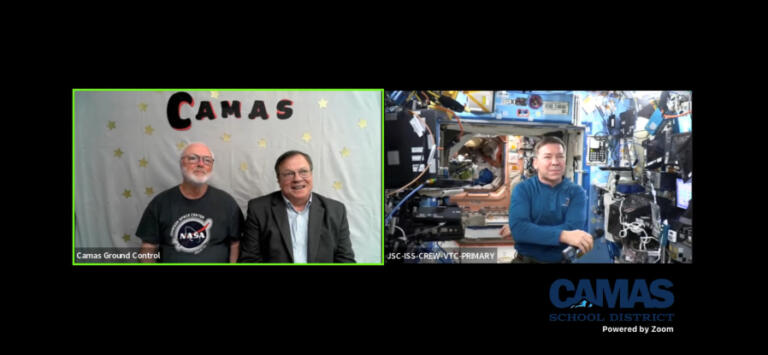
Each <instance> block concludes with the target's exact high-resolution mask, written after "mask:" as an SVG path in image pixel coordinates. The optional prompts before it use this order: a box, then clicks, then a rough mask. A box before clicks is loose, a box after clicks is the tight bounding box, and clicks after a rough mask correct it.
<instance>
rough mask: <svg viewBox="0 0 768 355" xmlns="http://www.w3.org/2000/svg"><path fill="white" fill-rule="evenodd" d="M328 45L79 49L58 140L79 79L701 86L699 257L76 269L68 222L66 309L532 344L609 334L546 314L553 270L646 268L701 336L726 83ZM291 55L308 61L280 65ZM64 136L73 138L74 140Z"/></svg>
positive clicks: (79, 315)
mask: <svg viewBox="0 0 768 355" xmlns="http://www.w3.org/2000/svg"><path fill="white" fill-rule="evenodd" d="M325 51H326V50H324V49H322V48H317V47H307V48H302V49H301V50H298V51H295V52H290V53H284V54H282V55H279V56H278V55H272V56H271V57H272V59H270V60H265V59H264V58H262V57H252V56H250V57H249V56H234V55H230V56H228V57H226V60H223V59H219V60H213V61H208V60H195V61H190V60H188V59H186V58H181V57H179V56H175V55H173V54H172V52H170V53H171V54H166V53H165V52H160V51H155V52H153V53H152V55H132V56H122V57H120V60H115V59H114V57H109V56H96V57H87V58H72V59H70V60H69V61H67V62H66V63H67V64H66V65H65V68H62V71H63V72H64V77H66V80H64V82H63V84H62V85H60V86H59V88H58V89H57V91H56V95H55V98H56V103H57V104H58V105H57V109H56V110H55V116H56V119H55V121H56V122H57V123H58V124H57V125H56V127H57V128H56V131H57V132H56V133H53V134H52V135H53V136H54V137H55V138H57V139H63V142H62V143H63V144H66V143H67V141H69V140H70V139H69V138H68V137H71V134H70V133H69V132H71V114H72V106H71V105H72V91H71V90H72V88H236V87H248V88H251V87H252V88H259V87H264V88H273V87H274V88H302V87H306V88H358V87H359V88H385V89H423V88H429V89H434V90H437V89H486V90H490V89H495V90H500V89H523V90H528V89H538V90H546V89H552V90H557V89H559V90H565V89H568V90H603V89H606V88H609V89H616V90H664V89H669V90H693V103H694V110H695V111H696V113H695V117H696V119H695V120H694V121H695V122H693V127H694V130H693V131H694V146H695V149H694V151H695V152H694V170H695V171H696V183H695V184H694V195H695V197H696V201H697V202H696V206H697V210H696V213H695V215H696V216H695V221H696V222H695V225H696V245H695V247H694V249H693V253H694V255H695V258H694V262H693V264H689V265H580V264H574V265H387V266H305V267H290V266H234V267H224V266H220V267H203V266H166V267H159V266H87V267H74V266H71V260H72V257H71V248H72V246H71V235H70V234H69V232H66V233H62V235H61V236H59V237H60V238H59V240H61V243H60V247H61V248H60V249H58V250H59V251H60V252H59V253H57V254H56V257H55V260H57V264H58V265H57V269H56V270H58V271H60V273H59V274H57V276H56V277H55V279H56V281H55V285H56V286H54V287H57V290H58V292H59V293H60V294H61V295H64V296H65V300H66V302H68V305H69V306H68V308H69V309H70V310H71V313H70V314H69V317H71V319H73V320H77V319H89V318H93V317H97V316H98V315H99V314H103V313H105V312H107V313H110V312H111V313H119V312H128V314H130V315H136V316H139V315H146V318H138V319H137V317H133V318H131V319H133V320H134V321H135V322H137V323H139V324H141V323H143V321H144V320H146V321H148V322H149V323H150V324H153V325H158V324H166V323H168V322H171V321H172V322H174V323H184V322H197V323H196V324H199V323H200V322H202V323H203V324H228V322H230V321H237V322H242V324H269V325H271V326H274V327H279V326H296V324H314V325H316V326H317V325H324V324H329V325H332V326H341V325H342V324H345V325H353V326H355V327H358V326H359V327H361V328H363V329H365V328H366V327H371V328H376V329H377V331H375V333H378V334H380V336H381V338H382V340H386V341H389V342H395V343H396V342H398V341H402V340H403V339H404V338H408V337H411V336H412V337H417V336H420V335H423V334H433V335H434V334H441V336H443V337H446V338H449V339H450V338H451V336H452V335H453V334H460V337H473V336H477V337H478V338H477V339H478V341H480V339H487V338H486V337H489V336H504V337H507V339H510V340H513V341H524V339H525V338H522V336H523V335H524V334H552V335H569V334H575V335H584V336H590V337H591V336H600V335H602V334H601V332H600V330H599V325H598V324H600V323H598V324H586V325H585V324H576V323H564V324H552V323H550V322H549V321H548V315H549V313H550V312H555V311H558V310H556V309H555V308H554V307H553V306H552V305H551V304H550V302H549V286H550V285H551V283H552V282H553V281H554V280H556V279H559V278H568V279H571V280H573V281H574V282H575V281H576V280H578V279H581V278H589V279H597V278H608V279H616V278H627V279H639V278H642V279H646V280H649V283H650V281H651V280H654V279H656V278H666V279H669V280H671V281H672V282H673V283H674V286H673V288H672V292H673V293H674V295H675V303H674V306H672V307H671V308H670V309H668V310H665V312H672V313H675V314H676V316H675V322H674V323H672V324H671V325H672V326H674V327H675V333H674V334H673V335H664V336H665V337H669V336H695V335H698V334H700V333H699V331H700V330H703V328H705V327H707V326H708V324H709V323H710V322H714V320H713V317H716V316H717V313H720V312H719V311H714V312H713V311H711V310H709V307H711V306H705V307H704V308H703V309H702V308H701V307H700V305H703V304H704V305H706V304H711V302H712V301H716V300H717V299H719V295H720V294H721V293H722V292H723V291H724V290H725V289H727V287H723V285H722V282H723V279H722V276H721V277H716V276H715V275H716V273H715V272H714V270H715V267H714V264H715V263H717V262H718V260H721V258H722V255H721V254H720V252H719V247H718V240H721V237H722V236H723V234H722V232H721V231H720V230H719V229H718V228H717V227H718V226H717V223H716V220H715V219H713V218H711V217H712V216H713V211H716V210H717V208H718V207H717V202H716V201H717V198H718V196H716V194H717V193H718V192H717V190H713V189H705V187H706V186H715V183H716V181H717V179H718V177H717V176H716V175H715V172H714V171H713V172H712V173H710V171H708V170H709V169H708V166H709V164H707V163H706V160H708V159H707V158H706V157H708V156H710V154H711V153H712V152H713V151H714V150H716V149H717V147H716V146H713V145H709V144H706V143H705V142H707V141H708V140H709V137H713V136H714V135H713V131H715V130H717V127H716V126H714V125H713V124H708V122H717V120H716V117H713V115H712V114H710V113H709V112H711V111H710V110H711V109H712V107H713V106H714V105H716V104H717V102H718V101H717V100H718V94H717V93H718V91H717V88H713V87H711V85H710V86H709V87H707V86H706V85H704V83H703V79H702V76H701V75H700V74H701V73H697V72H695V71H694V69H693V68H691V69H689V68H687V67H685V66H674V67H673V66H669V65H664V64H663V63H660V62H659V61H658V60H656V59H650V58H649V59H648V60H647V61H644V60H643V59H642V58H641V59H638V62H637V63H636V64H627V65H623V66H619V67H611V66H605V65H604V64H600V63H591V62H588V63H580V64H578V65H577V64H572V63H569V64H562V63H560V62H559V61H546V60H540V59H529V60H527V61H525V62H519V63H518V62H515V61H514V60H511V59H510V60H504V61H488V62H487V63H485V66H484V68H485V69H484V70H482V71H473V70H471V68H468V66H465V65H461V62H460V61H458V60H456V61H448V62H447V63H443V65H442V66H439V67H435V66H434V62H427V61H424V62H418V64H419V65H413V63H414V62H413V61H411V59H408V58H412V57H411V56H410V55H408V53H404V52H401V51H396V50H392V51H386V50H383V51H382V53H373V54H369V55H361V56H354V55H353V56H346V57H344V58H333V59H326V58H323V56H313V57H312V58H308V55H307V53H318V52H325ZM158 57H162V60H160V59H158ZM221 57H222V58H223V57H225V56H223V55H222V56H221ZM233 57H236V58H233ZM283 57H292V58H301V59H299V60H298V61H295V62H289V63H280V62H281V58H283ZM230 58H232V60H231V61H230ZM148 63H155V64H148ZM278 63H280V64H278ZM595 68H596V69H595ZM52 115H53V114H52ZM53 120H54V119H52V121H53ZM69 144H70V145H69V146H67V147H69V148H71V141H70V142H69ZM715 154H717V153H715ZM68 155H69V153H68V152H67V153H66V154H65V156H68ZM60 168H61V171H63V172H64V173H65V175H66V176H69V172H70V171H71V160H67V161H62V163H61V166H60ZM63 184H64V186H63V188H61V189H60V191H61V196H60V201H61V202H62V204H63V207H62V208H63V210H62V214H64V217H63V218H62V221H61V225H64V226H69V225H70V224H71V221H70V220H69V219H70V217H69V216H71V204H70V203H71V191H70V188H69V186H71V181H69V182H68V183H67V182H64V183H63ZM57 191H58V190H57ZM713 195H715V196H713ZM64 211H70V212H68V213H63V212H64ZM65 230H66V231H68V230H69V229H65ZM30 282H32V281H30ZM190 302H191V303H197V304H202V305H201V307H203V308H204V309H205V311H203V312H188V310H189V309H190V307H191V306H189V305H190ZM194 308H195V307H192V309H194ZM624 311H625V312H631V311H629V310H624ZM638 312H639V311H638ZM628 324H639V323H634V322H632V323H628ZM660 325H668V324H660ZM603 336H606V335H603ZM611 336H613V335H611ZM617 336H618V335H617Z"/></svg>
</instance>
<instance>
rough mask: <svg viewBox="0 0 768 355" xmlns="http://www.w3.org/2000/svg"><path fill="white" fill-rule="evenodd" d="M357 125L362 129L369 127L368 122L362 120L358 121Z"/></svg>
mask: <svg viewBox="0 0 768 355" xmlns="http://www.w3.org/2000/svg"><path fill="white" fill-rule="evenodd" d="M357 125H358V126H359V127H360V128H365V127H368V121H366V120H360V121H357Z"/></svg>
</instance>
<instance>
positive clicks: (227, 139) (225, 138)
mask: <svg viewBox="0 0 768 355" xmlns="http://www.w3.org/2000/svg"><path fill="white" fill-rule="evenodd" d="M231 139H232V135H231V134H227V133H224V134H223V135H222V136H221V140H223V141H225V142H229V141H230V140H231Z"/></svg>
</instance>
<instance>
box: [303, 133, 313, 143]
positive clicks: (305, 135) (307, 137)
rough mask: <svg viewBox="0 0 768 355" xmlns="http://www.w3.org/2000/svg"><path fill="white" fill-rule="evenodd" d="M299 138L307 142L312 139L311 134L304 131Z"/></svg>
mask: <svg viewBox="0 0 768 355" xmlns="http://www.w3.org/2000/svg"><path fill="white" fill-rule="evenodd" d="M301 139H303V140H304V141H305V142H307V143H309V141H310V140H312V136H311V135H310V134H309V133H304V135H303V136H301Z"/></svg>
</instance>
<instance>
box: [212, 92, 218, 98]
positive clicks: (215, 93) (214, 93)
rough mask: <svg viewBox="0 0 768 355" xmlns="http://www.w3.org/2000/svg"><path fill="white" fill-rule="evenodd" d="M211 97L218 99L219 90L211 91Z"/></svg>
mask: <svg viewBox="0 0 768 355" xmlns="http://www.w3.org/2000/svg"><path fill="white" fill-rule="evenodd" d="M211 97H212V98H214V99H218V98H219V92H218V91H211Z"/></svg>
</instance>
